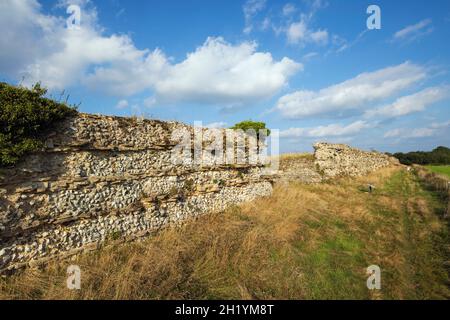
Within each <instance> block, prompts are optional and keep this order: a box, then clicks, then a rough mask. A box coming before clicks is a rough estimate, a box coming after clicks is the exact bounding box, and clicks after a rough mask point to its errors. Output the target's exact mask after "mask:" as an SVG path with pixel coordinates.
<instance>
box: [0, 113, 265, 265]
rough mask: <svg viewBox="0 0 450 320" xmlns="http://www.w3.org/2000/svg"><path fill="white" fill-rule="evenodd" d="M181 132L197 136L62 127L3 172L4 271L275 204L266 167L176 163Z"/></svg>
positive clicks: (162, 129)
mask: <svg viewBox="0 0 450 320" xmlns="http://www.w3.org/2000/svg"><path fill="white" fill-rule="evenodd" d="M180 130H182V131H183V130H184V131H188V132H190V134H192V135H193V131H194V129H193V128H191V127H189V126H186V125H184V124H181V123H177V122H162V121H155V120H138V119H130V118H119V117H107V116H94V115H87V114H80V115H78V116H77V117H75V118H71V119H68V120H66V121H64V122H63V123H61V124H59V125H58V127H57V128H56V129H55V130H54V132H52V133H50V134H48V136H46V142H45V149H44V150H42V151H41V152H37V153H34V154H32V155H29V156H28V157H26V159H24V161H22V163H20V164H19V165H17V166H16V167H15V168H13V169H8V170H3V171H1V172H0V272H4V271H7V270H13V269H17V268H20V267H22V266H25V265H29V264H30V265H33V264H38V263H42V262H45V261H47V260H49V259H54V258H56V257H64V256H68V255H73V254H76V253H78V252H81V251H85V250H91V249H95V248H97V247H98V246H100V245H102V244H103V243H105V241H108V240H111V241H113V240H116V241H120V240H121V239H122V240H130V239H135V238H138V237H142V236H145V235H148V234H151V233H153V232H155V231H157V230H159V229H161V228H163V227H165V226H167V225H169V224H176V223H179V222H181V221H183V220H185V219H187V218H189V217H195V216H198V215H201V214H203V213H206V212H215V211H221V210H223V209H225V208H226V207H227V206H229V205H230V204H236V203H239V202H243V201H249V200H252V199H254V198H256V197H258V196H267V195H270V193H271V191H272V181H271V179H270V177H267V176H265V175H264V172H263V166H262V165H260V164H257V163H255V164H239V165H237V164H232V163H231V164H222V163H219V164H218V163H216V161H215V155H214V154H208V152H206V153H205V154H204V155H203V157H202V159H203V160H205V161H203V162H202V164H201V165H199V164H198V163H181V162H180V163H178V162H176V161H175V162H174V150H175V148H176V146H177V144H178V143H179V142H180V141H179V139H178V140H177V134H175V133H176V132H178V131H180ZM202 133H203V136H204V137H205V141H204V142H203V143H211V142H214V139H217V138H216V137H217V135H214V134H213V133H214V132H212V130H210V129H203V130H202ZM215 133H217V132H215ZM221 134H222V135H223V133H221ZM208 139H209V140H208ZM193 141H194V140H193ZM219 142H220V143H222V142H221V141H219ZM193 143H194V142H193ZM244 152H245V151H244Z"/></svg>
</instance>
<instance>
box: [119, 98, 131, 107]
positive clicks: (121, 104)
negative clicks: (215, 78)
mask: <svg viewBox="0 0 450 320" xmlns="http://www.w3.org/2000/svg"><path fill="white" fill-rule="evenodd" d="M128 105H129V104H128V101H127V100H124V99H123V100H120V101H119V102H117V104H116V108H117V109H125V108H127V107H128Z"/></svg>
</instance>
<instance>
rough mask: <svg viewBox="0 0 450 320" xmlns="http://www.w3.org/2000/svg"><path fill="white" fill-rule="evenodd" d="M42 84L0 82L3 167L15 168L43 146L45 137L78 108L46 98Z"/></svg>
mask: <svg viewBox="0 0 450 320" xmlns="http://www.w3.org/2000/svg"><path fill="white" fill-rule="evenodd" d="M46 94H47V89H45V88H43V87H41V85H40V84H39V83H37V84H35V85H34V86H33V87H32V88H31V89H27V88H24V87H16V86H12V85H9V84H7V83H3V82H0V167H10V166H13V165H15V164H16V163H17V162H18V161H19V160H20V159H21V158H22V157H23V156H24V155H26V154H28V153H30V152H33V151H36V150H39V149H40V148H41V147H42V146H43V141H42V137H43V135H44V134H45V133H46V132H47V131H48V130H51V129H52V127H54V125H55V124H56V123H57V122H58V121H61V120H63V119H65V118H66V117H68V116H71V115H74V114H75V113H76V112H77V111H76V108H74V107H71V106H69V105H67V103H59V102H56V101H54V100H51V99H49V98H46V97H45V95H46Z"/></svg>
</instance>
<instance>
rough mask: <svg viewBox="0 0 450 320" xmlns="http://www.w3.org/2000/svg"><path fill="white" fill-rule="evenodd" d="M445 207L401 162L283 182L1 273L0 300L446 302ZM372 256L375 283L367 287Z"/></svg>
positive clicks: (446, 243)
mask: <svg viewBox="0 0 450 320" xmlns="http://www.w3.org/2000/svg"><path fill="white" fill-rule="evenodd" d="M367 183H371V184H374V185H375V186H376V189H375V192H373V193H371V194H369V193H368V192H367V191H366V190H365V186H366V185H367ZM443 210H444V204H443V203H442V202H441V201H440V199H439V197H438V196H437V195H436V194H434V193H432V192H430V191H427V190H425V189H424V188H423V187H422V186H421V184H420V183H419V181H417V179H416V178H415V176H413V175H412V174H411V173H408V172H406V171H404V170H402V169H399V168H392V169H385V170H382V171H379V172H377V173H375V174H372V175H371V176H369V177H364V178H359V179H340V180H336V181H330V182H328V183H322V184H314V185H304V184H300V183H291V184H289V185H278V186H277V187H276V188H275V190H274V194H273V195H272V196H271V197H267V198H263V199H259V200H257V201H254V202H252V203H248V204H244V205H242V206H240V207H234V208H231V209H229V210H227V211H226V212H225V213H222V214H212V215H209V216H205V217H202V218H200V219H198V220H196V221H191V222H189V223H186V224H185V226H183V227H181V228H172V229H168V230H165V231H162V232H161V233H160V234H159V235H157V236H155V237H153V238H151V239H147V240H145V241H142V242H139V243H131V244H125V245H121V246H114V247H108V248H104V249H102V250H100V251H98V252H95V253H92V254H87V255H83V256H80V257H77V258H75V259H74V261H70V262H68V261H65V262H64V261H63V262H59V263H56V262H55V263H51V264H50V265H48V266H47V267H46V268H45V269H44V270H26V271H24V272H22V273H20V274H18V275H16V276H13V277H11V278H8V279H3V280H0V298H4V299H5V298H6V299H7V298H34V299H42V298H45V299H58V298H65V299H103V298H107V299H274V298H275V299H430V298H437V299H446V298H449V297H450V294H449V290H448V287H447V284H448V274H447V272H446V270H445V268H444V266H443V265H444V261H447V260H448V252H446V251H445V249H446V246H448V243H449V241H448V240H449V238H448V229H447V225H446V224H445V222H444V221H442V220H441V219H440V218H439V216H440V215H441V214H442V212H443ZM69 264H77V265H79V266H80V268H81V270H82V290H80V291H79V292H74V291H69V290H67V289H66V288H65V281H66V275H65V272H66V268H67V266H68V265H69ZM373 264H375V265H378V266H380V268H381V272H382V274H381V285H382V289H381V290H380V291H370V290H368V289H367V287H366V280H367V275H366V268H367V267H368V266H369V265H373Z"/></svg>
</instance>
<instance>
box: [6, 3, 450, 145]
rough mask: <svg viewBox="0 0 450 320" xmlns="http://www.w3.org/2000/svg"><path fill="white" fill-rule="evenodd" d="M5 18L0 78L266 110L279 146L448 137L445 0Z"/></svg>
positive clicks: (44, 8) (136, 101)
mask: <svg viewBox="0 0 450 320" xmlns="http://www.w3.org/2000/svg"><path fill="white" fill-rule="evenodd" d="M373 4H374V5H377V6H379V8H380V10H381V29H379V30H377V29H375V30H369V29H368V28H367V25H366V20H367V18H368V17H369V16H370V14H367V12H366V10H367V8H368V6H369V5H373ZM70 5H78V6H79V7H80V9H81V20H80V24H79V26H78V28H75V29H74V28H68V26H67V23H66V20H67V18H68V17H69V16H70V14H67V12H66V10H67V8H68V7H69V6H70ZM0 28H1V30H6V31H5V32H4V35H2V37H1V38H0V48H1V50H0V80H2V81H7V82H10V83H14V84H17V83H22V84H23V85H31V84H32V83H34V82H36V81H41V82H42V83H43V84H44V85H45V86H47V87H49V88H50V92H51V93H52V94H53V96H58V93H59V92H61V91H62V90H66V92H68V93H70V102H72V103H77V104H78V103H79V102H81V106H80V111H82V112H88V113H101V114H113V115H123V116H130V115H138V116H139V115H145V116H147V117H151V118H158V119H164V120H178V121H182V122H186V123H191V124H192V123H193V122H194V121H203V123H204V124H205V125H211V126H225V127H226V126H231V125H233V124H234V123H236V122H239V121H242V120H247V119H252V120H255V121H264V122H266V123H267V125H268V126H269V127H270V128H272V129H280V132H281V137H282V138H281V142H280V145H281V151H282V152H294V151H310V150H311V145H312V143H314V142H315V141H331V142H343V143H348V144H350V145H354V146H357V147H361V148H364V149H377V150H380V151H409V150H419V149H420V150H430V149H432V148H434V147H436V146H438V145H446V146H450V112H449V107H450V76H449V68H450V41H448V39H450V2H449V1H445V0H436V1H418V0H416V1H402V0H398V1H364V0H345V1H344V0H334V1H333V0H297V1H271V0H248V1H237V0H226V1H225V0H208V1H207V0H189V1H179V0H178V1H170V0H164V1H163V0H161V1H159V0H151V1H143V0H102V1H100V0H96V1H94V0H91V1H88V0H73V1H68V0H60V1H50V0H20V1H16V0H2V1H1V2H0Z"/></svg>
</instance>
